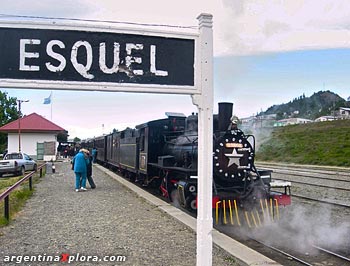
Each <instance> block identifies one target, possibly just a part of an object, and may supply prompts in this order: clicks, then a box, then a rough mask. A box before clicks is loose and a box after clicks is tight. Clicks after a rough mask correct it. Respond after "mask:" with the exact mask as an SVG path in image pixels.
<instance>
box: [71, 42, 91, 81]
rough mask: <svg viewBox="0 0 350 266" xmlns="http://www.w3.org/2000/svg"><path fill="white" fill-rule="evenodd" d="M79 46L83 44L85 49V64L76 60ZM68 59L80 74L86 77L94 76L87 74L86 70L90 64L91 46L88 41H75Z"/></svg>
mask: <svg viewBox="0 0 350 266" xmlns="http://www.w3.org/2000/svg"><path fill="white" fill-rule="evenodd" d="M81 46H84V47H85V50H86V66H84V65H83V64H80V63H79V62H78V49H79V47H81ZM70 60H71V61H72V64H73V66H74V68H75V70H76V71H78V73H79V74H80V75H82V76H83V77H84V78H86V79H93V78H94V75H92V74H89V72H88V71H89V70H90V68H91V65H92V47H91V44H90V43H88V42H85V41H77V42H76V43H75V44H74V45H73V47H72V53H71V56H70Z"/></svg>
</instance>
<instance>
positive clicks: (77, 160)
mask: <svg viewBox="0 0 350 266" xmlns="http://www.w3.org/2000/svg"><path fill="white" fill-rule="evenodd" d="M87 152H88V151H87V150H85V149H81V150H80V151H79V152H78V153H77V154H76V155H75V156H74V158H73V161H72V164H73V166H74V168H73V170H74V173H75V191H76V192H79V191H86V178H87V166H88V164H89V157H88V156H87ZM80 184H81V187H80Z"/></svg>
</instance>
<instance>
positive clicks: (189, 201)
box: [185, 195, 197, 213]
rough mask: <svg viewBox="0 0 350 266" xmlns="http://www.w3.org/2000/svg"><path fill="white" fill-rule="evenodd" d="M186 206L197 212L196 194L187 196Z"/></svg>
mask: <svg viewBox="0 0 350 266" xmlns="http://www.w3.org/2000/svg"><path fill="white" fill-rule="evenodd" d="M185 207H186V209H187V210H189V211H190V212H194V213H195V212H197V205H196V197H195V196H194V195H190V196H188V197H187V198H186V205H185Z"/></svg>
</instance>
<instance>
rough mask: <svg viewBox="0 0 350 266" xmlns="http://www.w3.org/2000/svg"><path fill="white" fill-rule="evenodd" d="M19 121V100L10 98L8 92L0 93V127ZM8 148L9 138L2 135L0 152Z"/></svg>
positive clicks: (0, 135)
mask: <svg viewBox="0 0 350 266" xmlns="http://www.w3.org/2000/svg"><path fill="white" fill-rule="evenodd" d="M16 119H18V110H17V98H14V97H8V96H7V92H2V91H0V126H3V125H6V124H7V123H9V122H12V121H14V120H16ZM6 148H7V137H6V134H5V133H0V151H4V150H5V149H6Z"/></svg>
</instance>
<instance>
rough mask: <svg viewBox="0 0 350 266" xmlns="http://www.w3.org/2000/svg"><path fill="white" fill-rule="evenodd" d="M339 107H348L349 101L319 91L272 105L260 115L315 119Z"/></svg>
mask: <svg viewBox="0 0 350 266" xmlns="http://www.w3.org/2000/svg"><path fill="white" fill-rule="evenodd" d="M339 107H350V102H347V101H345V99H343V98H341V97H340V96H339V95H337V94H335V93H333V92H331V91H319V92H317V93H314V94H313V95H312V96H310V97H305V95H302V96H300V97H298V98H295V99H293V101H289V102H288V103H284V104H278V105H273V106H271V107H270V108H268V109H267V110H266V111H265V112H261V113H260V115H269V114H276V115H277V117H276V119H277V120H280V119H284V118H289V117H301V118H307V119H312V120H314V119H316V118H317V117H320V116H324V115H331V114H332V113H334V111H335V110H337V109H339Z"/></svg>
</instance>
